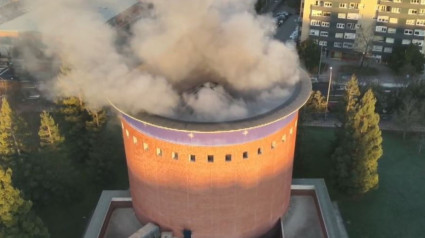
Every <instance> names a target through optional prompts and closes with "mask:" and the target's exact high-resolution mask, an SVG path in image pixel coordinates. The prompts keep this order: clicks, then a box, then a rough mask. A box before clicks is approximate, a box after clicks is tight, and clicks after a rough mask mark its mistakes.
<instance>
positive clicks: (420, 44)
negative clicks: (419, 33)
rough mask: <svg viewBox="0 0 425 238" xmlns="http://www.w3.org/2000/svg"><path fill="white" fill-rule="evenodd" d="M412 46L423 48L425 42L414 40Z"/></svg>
mask: <svg viewBox="0 0 425 238" xmlns="http://www.w3.org/2000/svg"><path fill="white" fill-rule="evenodd" d="M412 44H414V45H418V46H423V45H424V41H423V40H417V39H413V40H412Z"/></svg>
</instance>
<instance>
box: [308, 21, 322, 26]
mask: <svg viewBox="0 0 425 238" xmlns="http://www.w3.org/2000/svg"><path fill="white" fill-rule="evenodd" d="M310 26H320V21H319V20H311V21H310Z"/></svg>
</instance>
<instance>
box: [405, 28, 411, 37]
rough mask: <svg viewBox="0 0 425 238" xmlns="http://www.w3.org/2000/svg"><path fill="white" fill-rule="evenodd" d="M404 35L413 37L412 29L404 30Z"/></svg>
mask: <svg viewBox="0 0 425 238" xmlns="http://www.w3.org/2000/svg"><path fill="white" fill-rule="evenodd" d="M404 34H405V35H408V36H410V35H413V30H410V29H404Z"/></svg>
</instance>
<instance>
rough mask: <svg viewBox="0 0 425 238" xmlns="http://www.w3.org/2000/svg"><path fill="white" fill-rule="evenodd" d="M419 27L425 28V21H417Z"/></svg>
mask: <svg viewBox="0 0 425 238" xmlns="http://www.w3.org/2000/svg"><path fill="white" fill-rule="evenodd" d="M416 25H417V26H425V19H418V20H416Z"/></svg>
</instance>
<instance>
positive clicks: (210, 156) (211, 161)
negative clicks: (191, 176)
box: [207, 155, 214, 163]
mask: <svg viewBox="0 0 425 238" xmlns="http://www.w3.org/2000/svg"><path fill="white" fill-rule="evenodd" d="M207 159H208V163H213V162H214V155H208V156H207Z"/></svg>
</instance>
